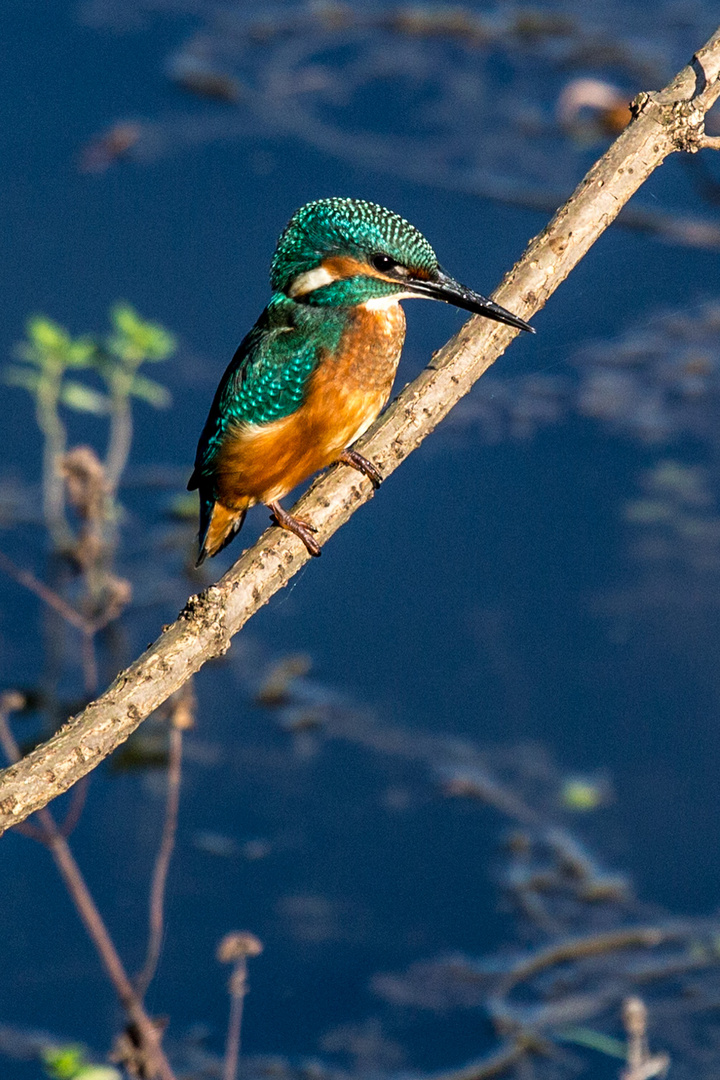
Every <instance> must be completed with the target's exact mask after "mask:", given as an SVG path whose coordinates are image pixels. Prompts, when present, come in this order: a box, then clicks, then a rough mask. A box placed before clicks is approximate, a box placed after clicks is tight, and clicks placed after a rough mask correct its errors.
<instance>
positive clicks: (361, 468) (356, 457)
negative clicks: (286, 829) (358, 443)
mask: <svg viewBox="0 0 720 1080" xmlns="http://www.w3.org/2000/svg"><path fill="white" fill-rule="evenodd" d="M338 461H342V463H343V465H349V466H350V468H351V469H357V471H358V472H361V473H363V475H364V476H367V478H368V480H369V481H370V483H371V484H372V486H373V487H374V488H375V490H377V489H378V488H379V487H380V485H381V484H382V480H383V478H382V476H381V475H380V473H379V472H378V470H377V469H376V467H375V466H374V465H373V463H372V461H368V459H367V458H365V457H363V456H362V454H358V452H357V450H343V452H342V454H341V455H340V457H339V458H338Z"/></svg>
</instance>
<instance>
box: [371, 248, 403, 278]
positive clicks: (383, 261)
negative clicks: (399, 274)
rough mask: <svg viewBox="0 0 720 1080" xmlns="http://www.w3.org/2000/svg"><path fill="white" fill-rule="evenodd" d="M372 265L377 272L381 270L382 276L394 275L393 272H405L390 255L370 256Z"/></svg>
mask: <svg viewBox="0 0 720 1080" xmlns="http://www.w3.org/2000/svg"><path fill="white" fill-rule="evenodd" d="M370 265H371V266H374V267H375V269H376V270H379V271H380V273H381V274H389V273H392V271H393V270H401V271H402V270H404V269H405V268H404V267H401V266H400V265H399V263H397V262H396V261H395V259H393V258H391V257H390V256H389V255H383V254H381V253H378V254H377V255H371V256H370Z"/></svg>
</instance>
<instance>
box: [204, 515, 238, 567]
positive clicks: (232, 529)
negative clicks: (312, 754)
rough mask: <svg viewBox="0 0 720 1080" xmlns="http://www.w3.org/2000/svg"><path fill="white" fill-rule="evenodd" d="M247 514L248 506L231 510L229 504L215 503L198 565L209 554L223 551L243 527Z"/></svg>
mask: <svg viewBox="0 0 720 1080" xmlns="http://www.w3.org/2000/svg"><path fill="white" fill-rule="evenodd" d="M246 514H247V508H245V509H243V510H237V509H236V510H230V509H229V508H228V507H227V506H223V505H222V503H219V502H216V503H215V505H214V506H213V508H212V515H211V517H210V525H209V526H208V530H207V533H206V535H205V541H204V543H203V546H202V551H201V552H200V558H199V559H198V566H199V565H200V563H201V562H203V560H204V559H205V558H206V557H207V556H210V557H211V558H212V556H213V555H217V553H218V552H219V551H222V549H223V548H224V547H225V545H226V544H229V543H230V541H231V540H232V539H233V537H234V536H235V534H236V533H238V532H239V531H240V529H241V528H242V523H243V521H244V520H245V515H246Z"/></svg>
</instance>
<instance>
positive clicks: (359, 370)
mask: <svg viewBox="0 0 720 1080" xmlns="http://www.w3.org/2000/svg"><path fill="white" fill-rule="evenodd" d="M404 340H405V316H404V314H403V311H402V308H401V307H400V305H399V304H395V305H394V306H393V307H390V308H388V309H385V310H380V311H368V310H367V309H366V308H364V307H363V306H362V305H361V306H360V307H358V308H357V309H356V310H355V311H354V312H353V314H352V317H351V319H350V322H349V326H348V329H347V330H346V332H345V334H344V335H343V338H342V341H341V345H340V348H339V349H338V351H337V353H335V354H328V355H327V356H325V357H324V358H323V359H322V361H321V363H320V364H319V366H318V367H317V369H316V370H315V372H314V373H313V375H312V377H311V379H310V383H309V386H308V391H307V394H306V397H305V400H304V401H303V403H302V405H301V406H300V408H299V409H297V410H296V411H295V412H294V413H292V414H291V415H290V416H286V417H284V418H283V419H282V420H275V421H273V422H272V423H271V424H263V425H252V424H246V425H242V426H240V427H238V428H237V430H236V431H235V432H234V433H233V434H230V435H229V436H228V438H227V439H226V442H225V444H224V446H223V448H222V451H221V453H220V455H219V457H218V463H217V480H216V482H217V490H218V500H219V502H221V503H223V505H225V506H228V507H230V508H232V509H235V510H242V509H245V508H246V507H247V506H252V505H253V504H254V503H256V502H264V503H268V502H272V501H274V500H275V499H281V498H282V497H283V496H284V495H287V493H288V492H289V491H291V490H292V489H293V488H294V487H296V486H297V485H298V484H300V483H302V481H303V480H306V479H307V478H308V477H309V476H312V474H313V473H315V472H317V471H318V470H319V469H323V468H325V466H327V465H330V464H331V462H333V461H336V460H337V458H338V455H339V454H341V453H342V451H343V450H344V449H345V448H346V447H347V446H350V445H351V444H352V443H354V442H355V440H356V439H358V438H360V436H361V435H362V434H363V433H364V432H365V431H367V429H368V428H369V427H370V425H371V424H372V422H373V420H374V419H375V418H376V416H378V414H379V413H380V411H381V410H382V408H383V406H384V405H385V403H386V402H387V400H388V397H389V396H390V391H391V390H392V384H393V381H394V379H395V372H396V371H397V365H398V361H399V360H400V352H401V350H402V346H403V341H404Z"/></svg>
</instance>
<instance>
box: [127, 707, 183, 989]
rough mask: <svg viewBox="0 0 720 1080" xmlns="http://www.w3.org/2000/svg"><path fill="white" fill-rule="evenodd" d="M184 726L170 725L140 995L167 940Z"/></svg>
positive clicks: (139, 977)
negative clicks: (166, 913)
mask: <svg viewBox="0 0 720 1080" xmlns="http://www.w3.org/2000/svg"><path fill="white" fill-rule="evenodd" d="M182 751H183V733H182V729H181V728H178V727H175V725H172V726H171V727H170V751H169V757H168V768H167V799H166V805H165V823H164V826H163V834H162V839H161V841H160V848H159V850H158V854H157V858H156V860H155V868H154V871H153V877H152V884H151V886H150V915H149V934H148V944H147V952H146V954H145V963H144V964H143V966H142V968H141V969H140V971H139V972H138V974H137V975H136V976H135V986H136V988H137V992H138V994H139V995H140V997H144V996H145V993H146V991H147V988H148V986H149V985H150V983H151V982H152V979H153V976H154V975H155V971H156V969H157V965H158V960H159V959H160V950H161V948H162V942H163V931H164V911H165V887H166V885H167V876H168V871H169V869H170V860H171V858H172V853H173V850H174V848H175V836H176V834H177V822H178V810H179V807H180V779H181V775H182Z"/></svg>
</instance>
